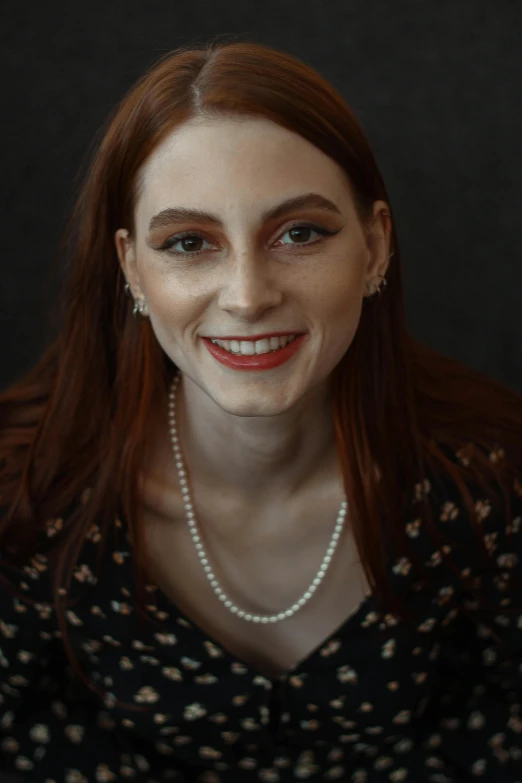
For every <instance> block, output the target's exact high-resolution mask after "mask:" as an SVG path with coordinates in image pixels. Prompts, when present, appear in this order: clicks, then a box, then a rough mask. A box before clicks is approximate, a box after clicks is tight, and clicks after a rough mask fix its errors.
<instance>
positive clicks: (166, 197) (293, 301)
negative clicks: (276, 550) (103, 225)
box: [115, 118, 390, 416]
mask: <svg viewBox="0 0 522 783" xmlns="http://www.w3.org/2000/svg"><path fill="white" fill-rule="evenodd" d="M141 174H142V178H141V185H142V188H141V195H140V197H139V201H138V203H137V205H136V212H135V235H134V236H133V237H129V236H128V232H127V231H126V230H125V229H119V230H118V231H117V232H116V235H115V241H116V247H117V251H118V255H119V259H120V263H121V265H122V269H123V272H124V274H125V277H126V279H127V281H128V282H129V283H130V285H131V288H132V291H133V294H134V296H135V297H137V298H142V297H143V298H144V299H145V302H146V304H147V309H148V313H149V316H150V321H151V326H152V329H153V330H154V333H155V335H156V338H157V340H158V342H159V344H160V345H161V347H162V348H163V350H164V351H165V353H166V354H167V355H168V356H169V357H170V358H171V359H172V361H173V362H174V363H175V364H176V365H177V366H178V367H179V368H180V370H181V371H182V372H183V373H184V375H185V376H187V378H188V379H189V380H190V381H192V382H194V383H195V384H197V386H198V387H199V388H200V389H201V390H203V391H204V392H205V393H206V394H207V395H208V396H209V397H210V398H211V399H212V400H213V401H214V402H215V403H216V404H217V405H218V406H219V407H220V408H222V409H224V410H226V411H228V412H229V413H232V414H235V415H239V416H272V415H277V414H278V413H283V412H284V411H285V410H288V409H289V408H291V407H292V406H293V405H295V404H296V403H298V402H299V401H300V400H302V399H303V398H305V396H306V395H307V394H308V393H311V392H312V390H313V389H316V388H317V387H318V386H320V385H321V384H325V383H327V382H328V380H329V377H330V375H331V373H332V371H333V370H334V368H335V367H336V365H337V364H338V363H339V361H340V360H341V358H342V356H343V354H344V353H345V352H346V351H347V349H348V348H349V346H350V344H351V342H352V340H353V337H354V335H355V332H356V330H357V325H358V323H359V319H360V315H361V309H362V303H363V296H364V295H365V293H366V294H367V293H368V292H367V291H365V284H366V283H367V282H370V281H373V280H374V278H375V277H376V276H377V275H379V274H381V275H384V274H385V271H386V268H387V264H388V255H389V231H390V221H389V218H387V217H385V216H383V215H382V212H385V211H387V204H386V203H385V202H383V201H376V202H375V203H374V220H373V223H371V224H370V225H369V226H368V227H367V228H366V230H365V229H364V228H363V226H362V225H361V223H360V221H359V219H358V217H357V214H356V211H355V206H354V202H353V199H352V196H351V192H350V189H349V185H348V181H347V178H346V175H345V174H344V172H343V170H342V169H341V168H340V167H339V166H338V165H337V164H336V163H335V162H334V161H333V160H331V159H330V158H329V157H328V156H327V155H325V154H324V153H323V152H321V151H320V150H319V149H317V148H316V147H314V146H313V145H312V144H310V143H309V142H308V141H306V140H305V139H303V138H302V137H301V136H299V135H297V134H295V133H293V132H291V131H288V130H286V129H284V128H282V127H280V126H278V125H276V124H274V123H272V122H270V121H269V120H265V119H257V118H254V119H250V118H246V119H244V118H223V119H212V120H205V121H202V120H197V121H192V122H190V123H187V124H185V125H183V126H182V127H181V128H179V129H178V130H176V131H175V132H174V133H172V134H171V135H170V136H169V137H168V138H167V139H166V140H165V141H164V142H163V143H162V144H161V146H160V147H159V148H157V149H156V150H155V152H154V153H153V154H152V155H151V157H150V158H149V159H148V161H147V163H146V164H145V166H144V168H143V170H142V172H141ZM312 194H314V195H312ZM296 199H299V200H300V202H301V203H295V204H294V205H293V206H292V205H290V206H288V208H285V207H284V205H285V202H287V201H294V200H296ZM279 207H280V209H277V208H279ZM276 209H277V212H276ZM189 212H190V214H189ZM370 232H372V233H370ZM274 332H275V333H278V332H295V333H305V338H304V340H302V341H301V344H300V346H299V349H298V350H297V352H296V353H295V354H294V355H293V356H292V358H291V359H289V360H288V361H286V362H285V363H283V364H281V365H279V366H277V367H275V368H273V369H268V370H256V371H246V370H243V369H232V368H230V367H228V366H225V365H223V364H222V363H221V362H219V361H218V360H217V359H216V358H215V357H214V355H213V354H212V353H211V352H210V351H209V348H208V347H207V343H206V341H204V340H203V339H202V338H203V337H211V338H221V337H223V336H227V335H232V336H237V337H243V338H244V339H245V340H249V339H251V338H252V337H256V336H259V335H263V334H267V333H274Z"/></svg>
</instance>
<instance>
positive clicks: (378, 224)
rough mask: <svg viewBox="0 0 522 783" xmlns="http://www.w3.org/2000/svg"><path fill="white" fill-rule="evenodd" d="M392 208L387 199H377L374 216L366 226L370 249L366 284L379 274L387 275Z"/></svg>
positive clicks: (367, 242)
mask: <svg viewBox="0 0 522 783" xmlns="http://www.w3.org/2000/svg"><path fill="white" fill-rule="evenodd" d="M388 215H391V213H390V208H389V207H388V204H386V202H385V201H375V202H374V205H373V216H372V218H370V220H369V221H368V223H367V226H366V247H367V250H368V263H367V266H366V275H365V278H364V282H365V284H368V283H371V282H372V281H373V280H375V278H377V277H378V276H379V275H382V276H383V277H385V276H386V271H387V269H388V265H389V263H390V258H389V257H390V238H391V227H392V222H391V217H388Z"/></svg>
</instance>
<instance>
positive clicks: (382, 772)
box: [0, 449, 522, 783]
mask: <svg viewBox="0 0 522 783" xmlns="http://www.w3.org/2000/svg"><path fill="white" fill-rule="evenodd" d="M454 458H455V459H457V460H460V461H461V462H463V461H464V460H467V461H469V459H470V458H469V457H468V456H464V455H463V454H457V455H454ZM503 458H504V455H503V452H502V450H499V449H497V450H496V451H494V452H492V453H491V455H490V459H491V460H492V462H498V461H500V460H502V459H503ZM89 496H90V491H89V489H86V490H85V492H83V493H82V497H81V501H80V502H82V503H85V502H88V499H89ZM424 497H428V498H429V499H430V501H431V502H432V503H433V508H434V509H435V511H436V517H437V523H438V524H439V525H440V530H441V532H442V533H443V534H444V535H445V536H446V537H447V540H448V541H449V542H450V543H446V544H445V545H444V546H442V547H436V546H434V544H433V543H431V542H430V539H429V538H428V537H427V536H426V535H425V530H424V525H423V521H422V516H421V514H420V511H419V506H418V502H419V501H421V500H422V499H423V498H424ZM474 499H475V504H476V509H477V512H478V514H479V518H480V526H481V531H482V534H483V537H484V544H485V546H486V548H487V550H488V551H489V552H490V554H491V555H492V557H493V558H494V562H495V564H496V567H497V571H496V573H494V574H490V575H488V573H486V572H485V571H484V570H483V565H482V564H483V561H482V560H481V559H480V558H479V557H478V556H477V554H476V553H477V543H478V542H477V540H476V539H475V538H474V535H475V534H474V533H473V532H472V530H471V527H470V524H469V521H468V520H467V515H466V513H465V509H464V508H463V506H462V502H461V500H460V499H459V496H458V494H456V492H455V489H454V488H453V489H452V488H451V487H450V486H449V485H448V486H447V487H444V489H441V487H440V486H439V485H438V484H437V482H436V481H435V480H434V479H433V478H432V477H429V478H428V477H427V478H425V479H424V480H423V481H421V482H419V484H417V485H416V486H415V488H414V493H413V498H412V506H411V514H410V515H409V516H408V518H407V519H406V520H405V532H406V535H407V537H408V539H409V541H410V543H411V546H412V548H413V549H415V550H416V551H417V553H421V554H422V558H423V562H424V565H425V567H426V569H427V571H428V572H429V573H430V575H431V576H430V579H429V580H428V581H426V582H417V581H416V580H415V579H416V578H415V575H414V569H413V568H412V564H411V560H410V555H409V554H407V553H403V554H400V555H399V557H394V558H393V559H392V560H391V562H390V577H391V579H392V581H393V582H394V584H396V585H397V588H398V590H399V591H400V592H401V593H402V595H404V596H406V597H407V598H408V600H409V602H410V604H411V606H412V608H414V609H415V611H416V613H417V616H418V617H419V618H420V619H419V620H417V621H416V622H415V624H413V625H411V624H407V623H404V622H402V621H399V620H398V618H397V617H395V616H394V615H393V614H391V613H386V614H382V613H381V612H380V611H379V610H378V608H377V604H376V602H375V601H374V598H373V597H372V596H368V597H367V598H365V599H364V600H363V601H362V603H361V604H360V605H359V606H358V607H357V608H356V609H355V611H352V612H351V613H350V614H349V616H347V619H346V621H345V623H343V625H342V626H341V627H340V628H339V629H337V631H335V632H334V633H333V634H331V635H330V637H329V638H328V639H326V640H325V641H324V642H323V644H321V645H320V646H319V647H318V648H317V649H316V650H314V651H313V652H312V653H310V655H309V656H308V657H307V658H306V659H305V660H303V661H301V663H300V664H299V665H298V666H296V667H295V668H294V669H293V670H292V671H291V672H288V673H287V674H286V675H283V676H281V677H278V678H272V679H271V678H268V677H266V676H264V675H262V674H261V673H260V672H259V671H257V670H256V669H255V668H254V667H252V666H249V665H247V664H246V663H245V662H244V661H240V660H238V659H237V658H235V657H234V656H233V655H232V654H231V653H229V652H228V651H227V650H226V649H225V648H223V647H222V646H220V645H219V644H218V643H216V641H215V640H212V639H210V638H209V637H208V635H207V634H205V633H204V632H203V630H202V629H200V628H199V627H198V626H197V625H195V624H194V623H192V622H191V621H190V619H189V618H187V617H184V616H183V614H182V613H181V612H180V611H179V610H178V609H177V608H176V607H175V606H174V604H173V603H172V602H171V601H170V600H169V599H168V598H167V596H166V595H165V594H164V593H162V591H161V590H160V589H159V588H157V587H156V586H155V585H152V584H151V585H148V586H147V596H148V603H147V612H148V615H149V617H150V620H151V621H152V622H150V623H147V622H144V621H143V619H142V618H141V617H139V616H138V613H137V612H136V611H135V588H134V583H133V577H132V548H131V545H130V542H129V537H128V535H127V532H126V528H125V524H124V522H123V521H122V520H121V519H116V520H115V524H114V529H115V533H116V535H115V537H114V538H113V537H112V536H111V537H110V541H111V545H110V546H109V545H108V546H107V547H106V549H105V551H104V554H103V558H102V560H101V567H100V568H98V567H97V560H96V555H97V554H98V544H99V541H100V535H99V528H98V527H97V526H96V525H94V526H93V527H92V528H91V530H89V532H88V534H87V536H86V541H85V546H84V549H83V551H82V553H81V557H80V560H79V562H78V565H77V567H76V568H75V571H74V574H73V580H72V583H71V588H70V591H69V592H70V593H71V594H72V595H70V596H69V597H70V598H71V597H74V595H75V596H76V597H77V600H75V601H74V602H73V605H72V606H71V608H69V609H68V610H67V613H66V618H67V625H68V632H69V638H70V642H71V645H72V648H73V651H74V653H75V655H76V657H77V658H78V660H79V662H80V665H81V668H82V671H83V673H84V675H85V676H86V677H87V678H88V681H89V682H90V683H92V684H93V685H94V686H96V687H97V688H98V689H99V691H94V690H89V689H88V688H87V687H86V686H85V685H84V684H83V683H82V682H81V681H80V680H79V678H78V677H77V675H76V674H75V673H74V671H72V670H71V667H70V665H69V662H68V660H67V658H66V656H65V652H64V649H63V642H62V639H61V633H60V631H59V628H58V625H57V620H56V616H55V610H54V607H53V601H52V594H51V573H50V568H49V564H48V561H47V558H46V557H45V555H44V553H43V551H42V552H39V553H37V554H36V555H35V556H34V557H32V558H31V560H30V562H29V563H27V565H26V566H25V567H24V568H23V569H22V570H21V571H15V570H14V569H12V568H10V567H7V566H4V568H5V573H6V576H8V577H9V578H11V579H12V580H13V581H15V579H16V586H17V587H18V588H19V590H20V591H21V593H22V594H25V595H26V596H27V597H29V598H32V599H33V600H36V603H35V604H31V603H29V602H27V603H26V602H24V601H21V600H19V599H18V598H14V597H13V596H12V595H11V594H10V593H8V592H7V591H6V590H3V591H2V594H1V597H0V756H1V759H2V769H3V770H5V771H7V772H11V773H15V774H18V775H19V776H20V778H21V780H24V781H28V783H90V782H91V781H125V780H129V781H134V782H135V783H163V781H189V782H192V781H199V782H200V783H223V782H226V783H228V782H229V781H231V783H234V782H235V781H245V783H247V782H248V781H251V782H252V783H253V781H267V782H268V783H290V781H296V780H306V781H320V780H324V781H333V780H340V781H350V782H351V783H385V781H386V782H388V783H389V782H390V781H391V782H392V783H400V782H402V781H406V782H407V783H421V782H422V783H424V782H426V783H469V781H473V780H480V781H487V782H488V783H521V782H522V707H521V703H522V614H520V612H514V613H511V612H510V609H511V607H512V606H515V605H518V606H519V607H520V605H521V604H522V589H521V590H520V591H519V592H518V593H516V592H515V590H514V589H512V588H511V587H509V588H508V584H509V574H510V572H512V571H514V570H515V569H516V568H517V567H518V566H519V565H520V561H521V560H522V487H521V486H520V484H518V483H515V485H514V487H513V493H512V504H513V514H512V517H511V518H510V519H509V520H506V519H505V515H503V513H502V511H501V510H500V509H498V508H496V506H495V505H494V503H493V501H492V500H491V499H490V498H488V497H485V496H484V493H483V492H481V491H480V490H478V489H477V490H475V495H474ZM63 525H64V521H63V519H62V518H57V519H52V520H49V522H48V523H47V526H46V529H45V538H46V539H47V540H48V541H49V539H52V538H53V537H54V536H55V535H57V534H58V533H59V532H60V531H61V529H62V527H63ZM508 534H509V535H508ZM448 555H449V556H450V557H452V558H453V559H454V562H455V563H456V564H457V566H458V568H459V569H460V571H461V573H462V574H465V575H468V576H470V577H472V578H474V580H475V584H476V585H477V586H478V588H479V589H480V591H481V593H482V594H483V596H484V597H486V598H488V599H490V600H491V601H494V602H495V603H496V606H495V607H493V608H492V609H491V611H486V610H480V611H481V614H480V616H478V615H477V612H478V611H479V610H478V609H477V606H478V605H477V603H476V602H474V600H473V598H472V597H471V596H469V595H467V594H466V593H465V592H464V589H463V587H462V584H461V583H460V582H459V581H458V580H456V579H455V575H454V573H453V572H452V570H451V569H450V568H449V567H448V565H447V556H448ZM347 614H348V613H347ZM102 693H103V696H102Z"/></svg>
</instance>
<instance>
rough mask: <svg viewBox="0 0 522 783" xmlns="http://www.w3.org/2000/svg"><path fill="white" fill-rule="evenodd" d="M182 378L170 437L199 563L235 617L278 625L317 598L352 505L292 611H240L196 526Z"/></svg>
mask: <svg viewBox="0 0 522 783" xmlns="http://www.w3.org/2000/svg"><path fill="white" fill-rule="evenodd" d="M180 377H181V373H180V372H178V373H177V374H176V376H175V378H174V379H173V381H172V385H171V388H170V393H169V422H170V427H169V430H170V435H171V440H172V447H173V450H174V458H175V461H176V468H177V470H178V478H179V483H180V486H181V492H182V495H183V503H184V505H185V515H186V517H187V522H188V526H189V530H190V534H191V536H192V541H193V542H194V546H195V548H196V552H197V554H198V557H199V562H200V563H201V565H202V567H203V571H204V572H205V574H206V576H207V579H208V581H209V582H210V586H211V587H212V590H213V591H214V593H215V594H216V595H217V597H218V598H219V600H220V601H222V603H223V606H225V607H226V608H227V609H228V610H229V611H230V612H231V613H232V614H235V615H236V617H241V618H242V619H243V620H247V621H248V622H252V623H277V622H279V621H280V620H284V619H285V618H287V617H292V615H293V614H295V613H296V612H298V611H299V609H301V608H302V607H303V606H304V605H305V604H306V603H308V601H309V600H310V598H311V597H312V596H313V594H314V593H315V591H316V590H317V588H318V587H319V585H320V584H321V582H322V580H323V578H324V575H325V574H326V572H327V570H328V567H329V565H330V562H331V560H332V557H333V555H334V552H335V550H336V547H337V543H338V541H339V538H340V536H341V530H342V527H343V524H344V519H345V517H346V509H347V506H348V503H347V502H346V501H343V502H342V503H341V508H340V511H339V514H338V516H337V522H336V524H335V528H334V532H333V533H332V538H331V540H330V543H329V545H328V549H327V550H326V555H325V556H324V558H323V562H322V563H321V566H320V568H319V571H318V572H317V574H316V576H315V578H314V579H313V580H312V583H311V585H310V587H309V588H308V589H307V590H306V591H305V592H304V593H303V595H302V596H301V598H300V599H299V600H298V601H297V602H296V603H295V604H294V605H293V606H291V607H290V609H287V610H286V611H284V612H279V613H278V614H272V615H257V614H251V613H249V612H244V611H243V610H242V609H239V608H238V607H237V606H235V605H234V604H233V603H232V601H231V600H230V599H229V598H228V596H227V595H225V593H224V592H223V590H222V589H221V587H220V585H219V582H218V580H217V579H216V577H215V576H214V573H213V571H212V568H211V566H210V564H209V562H208V558H207V556H206V553H205V550H204V548H203V543H202V541H201V537H200V535H199V532H198V527H197V524H196V520H195V516H194V508H193V506H192V503H191V499H190V493H189V489H188V483H187V478H186V476H187V474H186V471H185V467H184V463H183V457H182V454H181V449H180V445H179V437H178V432H177V428H176V387H177V384H178V381H179V379H180Z"/></svg>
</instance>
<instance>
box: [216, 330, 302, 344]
mask: <svg viewBox="0 0 522 783" xmlns="http://www.w3.org/2000/svg"><path fill="white" fill-rule="evenodd" d="M302 334H304V332H270V333H268V332H267V333H266V334H256V335H255V336H254V337H238V336H237V335H234V336H232V335H226V336H225V337H218V336H217V335H215V334H213V335H210V336H205V339H207V340H238V341H239V342H241V341H244V342H248V341H250V340H251V341H252V342H255V341H256V340H266V339H269V338H270V337H292V336H293V335H295V336H296V337H299V336H300V335H302Z"/></svg>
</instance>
